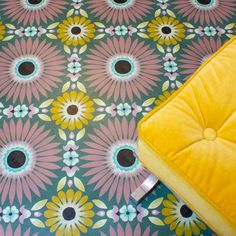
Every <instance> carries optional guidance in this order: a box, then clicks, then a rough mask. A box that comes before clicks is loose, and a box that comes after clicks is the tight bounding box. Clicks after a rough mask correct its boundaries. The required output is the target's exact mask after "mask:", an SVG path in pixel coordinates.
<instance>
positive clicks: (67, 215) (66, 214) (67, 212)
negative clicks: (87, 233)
mask: <svg viewBox="0 0 236 236" xmlns="http://www.w3.org/2000/svg"><path fill="white" fill-rule="evenodd" d="M62 215H63V218H64V219H65V220H73V219H74V218H75V209H74V208H73V207H67V208H65V209H64V210H63V212H62Z"/></svg>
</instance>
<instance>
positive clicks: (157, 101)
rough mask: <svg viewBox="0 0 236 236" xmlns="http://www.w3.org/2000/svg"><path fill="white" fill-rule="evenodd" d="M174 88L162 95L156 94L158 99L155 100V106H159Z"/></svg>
mask: <svg viewBox="0 0 236 236" xmlns="http://www.w3.org/2000/svg"><path fill="white" fill-rule="evenodd" d="M174 92H175V90H172V91H170V92H169V91H165V92H164V93H163V94H162V95H160V96H158V99H157V100H156V101H155V105H156V106H160V105H161V104H162V103H163V102H165V101H166V100H167V99H168V98H169V97H170V96H171V95H172V94H173V93H174Z"/></svg>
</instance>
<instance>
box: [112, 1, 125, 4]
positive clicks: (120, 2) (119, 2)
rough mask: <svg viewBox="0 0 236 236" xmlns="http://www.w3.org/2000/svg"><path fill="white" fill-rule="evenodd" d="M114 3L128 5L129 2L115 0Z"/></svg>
mask: <svg viewBox="0 0 236 236" xmlns="http://www.w3.org/2000/svg"><path fill="white" fill-rule="evenodd" d="M114 2H115V3H118V4H123V3H126V2H127V0H114Z"/></svg>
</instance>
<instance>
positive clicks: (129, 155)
mask: <svg viewBox="0 0 236 236" xmlns="http://www.w3.org/2000/svg"><path fill="white" fill-rule="evenodd" d="M135 160H136V157H135V156H134V152H133V151H132V150H130V149H121V150H120V151H119V152H118V154H117V161H118V163H119V164H120V165H121V166H124V167H129V166H132V165H133V164H134V162H135Z"/></svg>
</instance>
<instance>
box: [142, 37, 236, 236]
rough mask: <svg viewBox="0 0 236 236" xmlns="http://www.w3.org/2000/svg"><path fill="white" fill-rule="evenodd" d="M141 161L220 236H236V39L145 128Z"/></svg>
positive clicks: (152, 115) (146, 120)
mask: <svg viewBox="0 0 236 236" xmlns="http://www.w3.org/2000/svg"><path fill="white" fill-rule="evenodd" d="M138 152H139V157H140V160H141V162H142V163H143V164H144V165H145V166H146V167H147V168H148V169H149V170H150V171H152V172H153V173H154V174H155V175H156V176H157V177H159V178H160V179H161V180H162V181H163V182H164V183H166V184H167V185H169V186H170V187H171V188H172V189H173V190H174V191H175V192H176V193H177V194H178V195H179V196H180V197H181V198H182V199H183V200H184V201H185V202H186V203H187V204H188V205H189V206H190V207H192V209H193V210H194V211H195V212H196V213H197V214H198V215H199V216H200V217H201V218H202V219H203V220H205V222H206V223H207V224H208V225H209V226H210V227H211V228H213V230H215V231H216V232H217V233H218V234H220V235H227V236H234V235H236V37H234V38H233V39H231V40H230V41H229V42H228V43H226V44H225V45H224V46H223V47H222V48H221V49H220V50H219V51H218V52H217V53H215V54H214V55H213V56H212V57H211V58H210V59H209V60H208V61H207V62H206V63H204V64H203V65H202V66H201V67H200V68H199V69H198V71H196V73H194V75H193V76H192V77H191V78H190V80H189V81H188V82H187V83H186V84H185V85H184V86H183V87H182V88H181V89H180V90H178V91H177V92H176V93H175V94H174V95H173V96H172V97H170V98H169V99H168V100H167V101H166V102H165V103H163V104H162V105H161V106H159V107H157V108H156V109H154V110H153V111H152V112H151V113H149V114H148V115H147V116H145V117H144V118H143V119H142V120H141V121H140V123H139V140H138Z"/></svg>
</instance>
